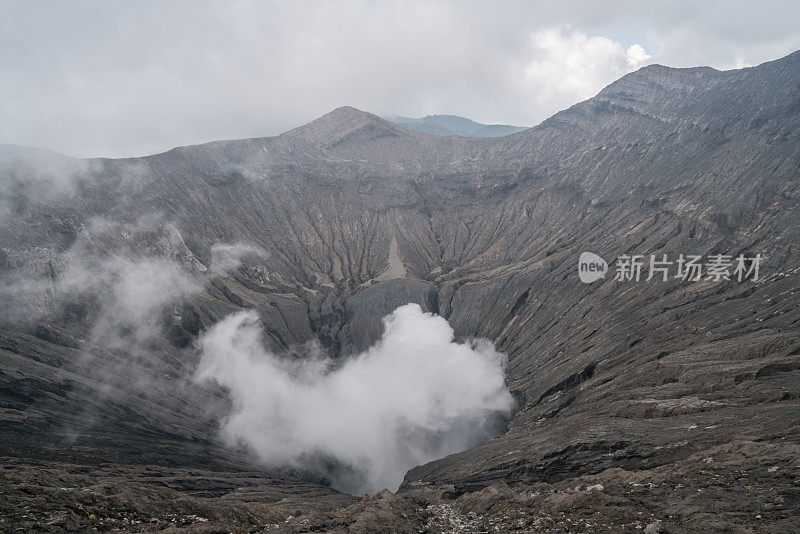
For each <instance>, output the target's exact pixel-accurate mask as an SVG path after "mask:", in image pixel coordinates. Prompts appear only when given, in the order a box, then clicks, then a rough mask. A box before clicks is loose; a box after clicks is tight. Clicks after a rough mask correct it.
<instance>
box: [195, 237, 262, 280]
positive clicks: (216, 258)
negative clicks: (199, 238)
mask: <svg viewBox="0 0 800 534" xmlns="http://www.w3.org/2000/svg"><path fill="white" fill-rule="evenodd" d="M248 256H255V257H259V258H266V257H267V253H266V251H265V250H264V249H262V248H260V247H257V246H255V245H250V244H248V243H215V244H214V245H212V246H211V265H210V266H209V270H210V271H211V273H212V274H215V275H218V276H221V275H224V274H227V273H230V272H231V271H233V270H234V269H236V268H238V267H239V265H241V263H242V259H243V258H245V257H248Z"/></svg>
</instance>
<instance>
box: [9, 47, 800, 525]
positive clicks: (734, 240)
mask: <svg viewBox="0 0 800 534" xmlns="http://www.w3.org/2000/svg"><path fill="white" fill-rule="evenodd" d="M0 159H2V161H3V171H2V172H3V175H2V182H0V188H1V189H0V193H1V195H2V196H0V199H1V200H2V202H0V273H1V274H0V276H1V277H2V278H1V279H2V290H1V291H2V293H0V294H1V295H2V316H1V317H2V321H1V324H0V457H2V471H0V530H3V531H9V532H14V531H21V532H24V531H32V532H33V531H35V532H40V531H44V532H64V531H86V530H91V529H97V530H104V531H105V530H114V529H123V530H130V531H155V530H161V529H168V530H171V531H182V530H188V531H196V532H229V531H235V532H261V531H270V532H271V531H288V532H310V531H340V532H442V531H445V532H450V531H456V532H471V531H472V532H477V531H490V532H498V531H502V532H504V531H512V530H517V531H526V530H527V531H556V532H558V531H562V532H567V531H569V532H595V531H613V532H637V531H644V532H647V533H648V534H650V533H653V532H686V531H694V532H697V531H704V532H790V531H794V530H799V529H800V504H799V503H800V487H798V484H800V461H798V458H800V445H799V444H798V439H799V438H800V307H799V306H798V304H799V303H800V294H798V291H800V283H798V280H799V279H800V256H799V255H798V252H799V251H800V248H799V247H800V245H798V243H800V225H799V224H798V221H800V211H799V210H800V187H799V186H800V183H799V182H798V180H799V179H800V53H798V52H796V53H794V54H792V55H790V56H787V57H785V58H783V59H780V60H777V61H772V62H769V63H765V64H763V65H760V66H758V67H754V68H747V69H741V70H734V71H717V70H714V69H711V68H693V69H672V68H667V67H662V66H650V67H646V68H643V69H641V70H639V71H637V72H634V73H632V74H629V75H627V76H625V77H623V78H621V79H620V80H618V81H617V82H614V83H613V84H611V85H610V86H608V87H607V88H605V89H604V90H603V91H602V92H600V93H599V94H598V95H597V96H596V97H594V98H592V99H590V100H587V101H585V102H582V103H580V104H577V105H575V106H573V107H571V108H569V109H568V110H565V111H563V112H560V113H558V114H556V115H555V116H553V117H552V118H550V119H548V120H546V121H545V122H543V123H542V124H540V125H539V126H536V127H534V128H531V129H528V130H525V131H522V132H519V133H516V134H513V135H508V136H505V137H497V138H484V139H477V138H463V137H436V136H433V135H427V134H422V133H416V132H411V131H409V130H406V129H404V128H402V127H400V126H398V125H396V124H393V123H390V122H387V121H385V120H383V119H380V118H378V117H376V116H374V115H372V114H370V113H366V112H363V111H359V110H356V109H353V108H348V107H345V108H340V109H337V110H335V111H333V112H331V113H329V114H328V115H325V116H324V117H322V118H320V119H318V120H316V121H314V122H312V123H310V124H307V125H305V126H302V127H300V128H297V129H295V130H291V131H289V132H286V133H285V134H282V135H280V136H277V137H270V138H260V139H248V140H237V141H221V142H216V143H210V144H206V145H199V146H190V147H181V148H176V149H173V150H170V151H169V152H166V153H163V154H158V155H154V156H149V157H144V158H132V159H120V160H107V159H95V160H75V159H72V158H68V157H66V156H61V155H58V154H54V153H49V152H45V151H39V150H36V149H27V148H21V147H13V146H4V147H2V148H1V149H0ZM585 251H589V252H593V253H596V254H598V255H600V256H601V257H603V258H605V259H606V260H607V261H609V262H610V263H611V267H610V271H609V273H608V275H607V276H606V277H605V278H604V279H602V280H600V281H597V282H594V283H592V284H584V283H581V281H580V280H579V278H578V257H579V256H580V254H581V253H582V252H585ZM664 254H667V255H668V256H669V257H671V258H673V259H674V258H675V257H677V256H678V255H679V254H685V255H689V254H702V255H704V256H709V255H715V254H724V255H731V256H734V257H736V256H739V255H740V254H743V255H746V256H748V257H752V256H755V255H756V254H761V257H762V258H763V260H762V263H761V266H760V273H759V277H758V279H757V280H756V281H753V280H752V279H747V280H744V281H739V280H737V279H735V278H733V279H731V280H727V281H726V280H721V281H714V280H707V279H705V278H703V279H701V280H699V281H694V282H691V281H686V280H682V279H680V278H675V277H670V278H669V279H667V280H661V279H660V278H656V279H655V280H650V281H646V280H645V278H646V277H647V274H648V270H649V265H645V266H644V268H643V271H642V272H643V276H642V280H640V281H638V282H636V281H632V280H630V281H618V280H616V279H615V277H614V270H615V268H616V265H615V263H614V262H613V260H614V259H615V258H617V257H619V256H622V255H643V256H645V257H649V256H650V255H656V256H658V257H661V256H662V255H664ZM409 303H410V304H412V306H405V307H402V308H400V307H401V306H404V305H407V304H409ZM397 308H400V311H399V312H396V311H395V310H396V309H397ZM426 312H429V313H430V314H433V315H430V314H428V313H426ZM398 314H399V315H398ZM387 316H388V317H389V318H388V319H385V318H386V317H387ZM384 319H385V320H384ZM445 320H446V322H445ZM226 321H227V322H226ZM448 325H449V326H448ZM449 328H452V330H453V332H452V336H453V337H452V338H451V332H450V330H449ZM417 333H418V334H417ZM486 340H488V341H486ZM376 343H377V344H376ZM404 347H409V349H408V350H405V349H404ZM226 351H228V352H226ZM419 351H423V352H422V353H425V354H427V353H428V352H430V351H433V352H434V353H435V355H436V356H441V359H436V358H431V359H430V360H431V361H433V360H436V361H445V362H450V363H449V364H447V365H446V366H445V367H436V366H429V365H428V361H427V360H424V361H418V360H419V359H414V358H413V355H414V354H418V353H420V352H419ZM426 351H427V352H426ZM368 356H369V357H368ZM370 358H373V359H370ZM404 358H408V359H404ZM504 359H505V361H503V360H504ZM373 361H381V362H385V363H384V364H382V365H377V364H375V365H373V364H370V363H369V362H373ZM248 362H250V363H251V364H253V367H252V369H253V370H252V372H250V371H249V369H250V367H248V365H250V364H248ZM364 362H367V363H364ZM397 362H400V364H398V363H397ZM256 364H257V366H256ZM442 365H444V364H442ZM233 366H236V372H233V371H231V369H233ZM315 385H316V386H319V387H318V388H314V387H312V386H315ZM365 385H368V386H369V388H366V389H368V390H369V391H370V393H369V394H364V395H360V396H359V395H355V396H352V395H350V392H352V391H354V390H359V391H361V389H364V387H363V386H365ZM354 388H355V389H354ZM359 388H361V389H359ZM320 392H322V393H320ZM465 392H467V393H469V394H466V393H465ZM387 399H389V400H387ZM408 399H414V402H410V401H408ZM407 401H408V402H407ZM402 403H406V404H403V406H404V408H403V409H402V410H399V409H397V406H398V405H399V404H402ZM278 406H279V407H280V408H278ZM262 407H263V411H262V409H261V408H262ZM265 413H266V414H268V417H267V416H264V415H263V414H265ZM309 414H317V416H316V417H311V415H309ZM387 414H389V416H390V417H388V419H389V420H390V421H391V422H390V423H387V422H386V421H387ZM398 421H399V422H398ZM265 443H266V445H265ZM276 451H278V452H276ZM454 451H459V452H456V453H455V454H450V452H454ZM384 459H388V460H386V461H383V460H384ZM420 459H422V460H420ZM431 460H432V461H431ZM387 465H391V466H392V467H393V469H394V471H397V470H398V469H401V474H402V472H405V470H406V467H408V468H409V470H408V471H407V473H405V475H404V476H403V478H402V483H401V484H400V485H399V488H396V489H397V491H396V492H388V491H384V492H380V491H377V490H378V489H380V488H379V487H377V486H376V484H379V483H380V482H382V481H384V480H393V479H392V478H391V477H392V476H396V475H395V474H392V473H394V471H392V473H388V474H387V473H384V472H382V471H381V468H383V467H386V466H387ZM365 466H366V467H365ZM390 471H391V470H390ZM387 477H388V478H387ZM337 488H338V490H345V491H346V492H349V493H345V492H342V491H338V490H337ZM392 489H395V488H392ZM361 490H364V491H368V492H370V493H371V495H369V496H367V497H364V498H363V499H362V498H361V496H360V494H359V497H356V496H353V494H355V493H357V492H360V491H361Z"/></svg>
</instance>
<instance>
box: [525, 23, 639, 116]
mask: <svg viewBox="0 0 800 534" xmlns="http://www.w3.org/2000/svg"><path fill="white" fill-rule="evenodd" d="M529 49H530V52H529V53H530V58H531V59H530V60H529V62H528V63H527V64H526V65H525V83H526V85H527V86H528V89H529V92H530V95H531V99H530V101H529V102H528V103H527V106H528V108H529V109H530V112H531V113H534V112H535V109H562V108H565V107H568V106H569V105H571V104H573V103H575V102H578V101H581V100H585V99H587V98H589V97H591V96H593V95H595V94H596V93H598V92H599V91H600V90H601V89H602V88H603V87H605V86H606V85H608V84H609V83H611V82H613V81H614V80H616V79H617V78H619V77H620V76H622V75H623V74H626V73H628V72H630V71H632V70H635V69H637V68H638V67H640V66H642V64H644V63H645V62H646V61H647V59H648V58H649V57H650V56H649V55H647V53H645V51H644V48H643V47H642V46H641V45H639V44H635V45H632V46H630V47H629V48H628V50H627V51H626V50H625V48H624V47H623V45H622V43H619V42H617V41H614V40H612V39H609V38H607V37H597V36H595V37H590V36H587V35H586V34H584V33H583V32H581V31H579V30H576V29H574V28H569V27H565V28H549V29H546V30H542V31H538V32H535V33H533V34H532V35H531V36H530V38H529Z"/></svg>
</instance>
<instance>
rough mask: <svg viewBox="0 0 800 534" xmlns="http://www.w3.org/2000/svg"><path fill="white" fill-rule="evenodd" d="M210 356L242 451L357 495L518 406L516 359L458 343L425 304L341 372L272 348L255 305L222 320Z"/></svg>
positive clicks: (485, 346) (228, 425)
mask: <svg viewBox="0 0 800 534" xmlns="http://www.w3.org/2000/svg"><path fill="white" fill-rule="evenodd" d="M200 349H201V360H200V364H199V366H198V369H197V372H196V375H195V380H196V381H198V382H206V381H211V382H216V383H217V384H219V385H221V386H222V387H224V388H226V389H227V390H228V391H229V393H230V396H231V398H232V401H233V408H232V412H231V413H230V415H229V416H228V417H227V419H226V420H225V421H224V422H223V428H222V431H223V435H224V437H225V438H226V439H227V440H228V442H229V443H230V444H231V445H244V446H246V447H247V448H249V449H251V450H252V451H253V452H254V453H255V454H256V455H257V457H258V458H259V459H260V460H261V461H262V462H264V463H265V464H268V465H274V466H278V465H282V466H291V467H293V468H297V469H299V470H301V471H306V472H307V473H308V472H311V473H312V474H316V475H318V476H324V477H327V479H328V480H329V481H330V482H331V483H332V484H333V485H334V486H335V487H337V488H338V489H341V490H344V491H348V492H351V493H363V492H373V491H377V490H380V489H382V488H384V487H386V488H389V489H391V490H396V489H397V488H398V486H399V485H400V483H401V482H402V480H403V476H404V475H405V473H406V471H407V470H408V469H410V468H412V467H414V466H416V465H420V464H422V463H425V462H428V461H431V460H434V459H437V458H441V457H443V456H446V455H448V454H452V453H455V452H459V451H462V450H466V449H467V448H469V447H471V446H474V445H476V444H478V443H480V442H481V441H484V440H486V439H488V438H489V437H491V436H492V435H496V434H497V433H498V432H499V431H500V430H501V425H503V424H504V423H505V420H506V417H507V416H508V414H509V413H510V411H511V409H512V406H513V399H512V397H511V394H510V393H509V391H508V389H507V388H506V385H505V381H504V376H503V365H504V362H505V357H504V356H503V355H502V354H500V353H498V352H497V351H495V349H494V347H493V346H492V344H491V343H490V342H489V341H487V340H474V341H471V342H468V343H457V342H455V341H454V338H453V329H452V328H451V327H450V325H449V324H448V323H447V321H446V320H445V319H443V318H441V317H438V316H434V315H431V314H428V313H424V312H423V311H422V309H421V308H420V307H419V306H418V305H417V304H407V305H405V306H402V307H399V308H397V309H396V310H395V311H394V312H393V313H391V314H390V315H388V316H387V317H385V318H384V334H383V337H382V338H381V339H380V340H379V341H378V342H377V343H376V344H375V345H373V346H372V347H371V348H369V349H367V350H366V351H364V352H363V353H361V354H358V355H356V356H354V357H352V358H349V359H347V360H346V361H345V362H344V363H343V364H341V365H340V366H336V365H335V363H334V361H333V360H331V359H329V358H325V357H323V356H322V355H321V353H320V351H316V357H310V358H308V357H307V358H303V359H296V358H292V357H290V356H279V355H276V354H273V353H271V352H270V351H269V350H267V349H266V348H265V347H264V344H263V343H262V329H261V327H260V324H259V320H258V315H257V314H256V313H255V312H254V311H249V310H248V311H242V312H239V313H236V314H233V315H231V316H228V317H227V318H225V319H223V320H222V321H220V322H218V323H217V324H216V325H214V326H213V327H212V328H211V329H209V331H208V332H206V333H205V334H204V335H203V336H202V338H201V339H200ZM312 352H313V351H312Z"/></svg>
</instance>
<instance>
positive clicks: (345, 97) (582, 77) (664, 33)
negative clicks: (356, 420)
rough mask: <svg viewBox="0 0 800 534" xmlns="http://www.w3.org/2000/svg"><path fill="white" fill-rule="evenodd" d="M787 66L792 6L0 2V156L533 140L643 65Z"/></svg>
mask: <svg viewBox="0 0 800 534" xmlns="http://www.w3.org/2000/svg"><path fill="white" fill-rule="evenodd" d="M797 49H800V2H798V1H797V0H787V1H783V2H772V1H765V0H760V1H758V2H733V1H730V0H728V1H719V2H714V1H703V2H646V1H642V0H637V1H631V2H626V1H603V2H569V1H566V0H563V1H558V2H496V1H492V2H481V3H478V2H450V1H441V2H433V1H430V0H428V1H423V2H413V1H409V2H388V1H387V2H344V1H343V2H332V1H331V2H325V1H314V2H303V1H300V2H297V1H294V2H289V1H286V2H266V1H262V2H252V3H251V2H231V3H229V2H202V1H197V0H193V1H186V2H183V1H154V2H142V1H137V2H132V1H131V2H107V1H75V2H61V1H54V2H47V1H37V2H30V1H26V0H24V1H7V0H0V143H14V144H21V145H31V146H38V147H43V148H50V149H53V150H57V151H59V152H63V153H66V154H70V155H74V156H110V157H122V156H130V155H143V154H149V153H155V152H161V151H164V150H166V149H169V148H171V147H173V146H178V145H186V144H193V143H200V142H204V141H211V140H215V139H228V138H240V137H256V136H265V135H275V134H278V133H280V132H282V131H285V130H287V129H290V128H293V127H295V126H298V125H300V124H303V123H306V122H308V121H310V120H313V119H314V118H316V117H318V116H320V115H323V114H325V113H327V112H328V111H331V110H332V109H334V108H336V107H339V106H342V105H351V106H355V107H357V108H359V109H363V110H366V111H371V112H373V113H376V114H379V115H392V114H399V115H406V116H411V117H419V116H423V115H427V114H435V113H447V114H456V115H462V116H465V117H469V118H471V119H474V120H477V121H479V122H487V123H506V124H514V125H523V126H531V125H535V124H537V123H539V122H541V121H542V120H543V119H545V118H547V117H549V116H550V115H552V114H553V113H555V112H557V111H559V110H561V109H564V108H566V107H569V106H570V105H572V104H574V103H576V102H578V101H581V100H584V99H586V98H589V97H591V96H593V95H594V94H596V93H597V92H598V91H599V90H600V89H602V88H603V87H604V86H605V85H607V84H608V83H610V82H612V81H614V80H615V79H617V78H619V77H620V76H622V75H623V74H625V73H626V72H629V71H632V70H635V69H637V68H639V67H641V66H644V65H647V64H650V63H660V64H664V65H669V66H674V67H688V66H698V65H710V66H712V67H715V68H719V69H729V68H738V67H744V66H750V65H757V64H759V63H762V62H764V61H768V60H772V59H777V58H779V57H782V56H784V55H786V54H788V53H790V52H792V51H794V50H797Z"/></svg>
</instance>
